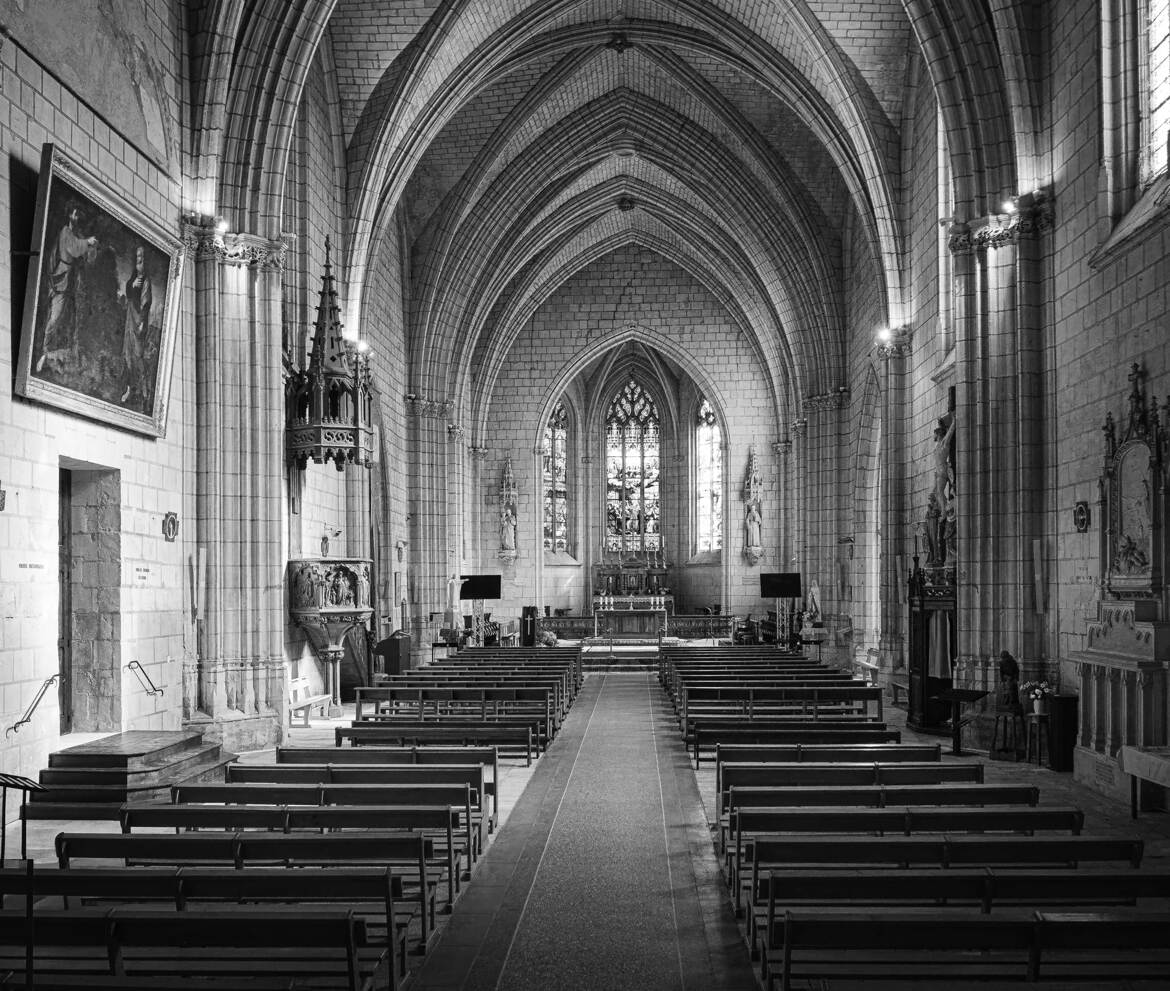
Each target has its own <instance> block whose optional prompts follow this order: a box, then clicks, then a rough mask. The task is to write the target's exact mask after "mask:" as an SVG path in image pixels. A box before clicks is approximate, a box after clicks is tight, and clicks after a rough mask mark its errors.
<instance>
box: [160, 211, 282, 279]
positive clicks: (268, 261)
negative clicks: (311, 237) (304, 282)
mask: <svg viewBox="0 0 1170 991" xmlns="http://www.w3.org/2000/svg"><path fill="white" fill-rule="evenodd" d="M182 239H183V246H184V247H185V248H186V249H187V250H188V251H189V252H191V253H192V254H193V255H194V257H195V260H196V261H206V260H213V261H218V262H220V263H222V264H225V265H247V266H249V267H254V268H259V269H261V270H263V271H266V272H280V271H283V270H284V260H285V257H286V256H287V254H288V249H289V242H290V240H291V236H288V237H281V238H280V239H279V240H276V241H272V240H269V239H268V238H265V237H258V236H257V235H255V234H237V233H231V232H230V231H229V232H227V233H224V234H221V233H220V232H219V231H217V230H216V229H215V228H214V227H209V226H206V225H204V224H194V223H185V224H183V233H182Z"/></svg>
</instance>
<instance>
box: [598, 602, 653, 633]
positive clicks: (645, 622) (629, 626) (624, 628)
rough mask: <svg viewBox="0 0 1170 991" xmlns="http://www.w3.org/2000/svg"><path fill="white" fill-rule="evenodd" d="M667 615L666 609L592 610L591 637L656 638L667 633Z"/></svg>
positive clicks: (613, 608) (629, 607)
mask: <svg viewBox="0 0 1170 991" xmlns="http://www.w3.org/2000/svg"><path fill="white" fill-rule="evenodd" d="M668 623H669V613H668V611H667V610H666V609H664V608H663V609H653V608H650V607H648V606H647V607H645V608H634V607H632V606H627V607H625V608H621V607H606V608H604V609H599V608H596V607H595V608H594V610H593V635H594V636H595V637H597V636H603V635H607V636H615V637H616V636H621V637H627V636H634V637H656V636H658V633H659V631H662V634H663V636H666V635H667V634H668V632H669V626H668Z"/></svg>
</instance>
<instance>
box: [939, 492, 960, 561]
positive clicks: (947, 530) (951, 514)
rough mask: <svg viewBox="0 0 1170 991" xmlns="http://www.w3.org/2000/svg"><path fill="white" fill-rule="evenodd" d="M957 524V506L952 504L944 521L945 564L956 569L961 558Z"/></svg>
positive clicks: (948, 507) (943, 544)
mask: <svg viewBox="0 0 1170 991" xmlns="http://www.w3.org/2000/svg"><path fill="white" fill-rule="evenodd" d="M957 522H958V521H957V520H956V519H955V505H954V503H951V505H949V506H947V513H946V516H945V517H944V518H943V521H942V546H943V563H944V564H946V565H947V566H948V567H954V565H955V562H956V561H957V560H958V557H959V536H958V532H957V525H956V524H957Z"/></svg>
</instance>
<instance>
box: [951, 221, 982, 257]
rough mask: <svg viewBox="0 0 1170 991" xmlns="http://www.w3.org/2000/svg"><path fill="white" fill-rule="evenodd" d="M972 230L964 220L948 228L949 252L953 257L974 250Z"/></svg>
mask: <svg viewBox="0 0 1170 991" xmlns="http://www.w3.org/2000/svg"><path fill="white" fill-rule="evenodd" d="M974 246H975V244H974V240H973V238H972V235H971V228H970V227H969V226H968V225H967V224H966V223H965V222H964V221H962V220H958V221H956V222H955V223H953V224H951V225H949V226H948V227H947V250H949V251H950V253H951V254H952V255H962V254H966V253H967V252H969V251H971V250H972V248H974Z"/></svg>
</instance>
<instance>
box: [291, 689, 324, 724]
mask: <svg viewBox="0 0 1170 991" xmlns="http://www.w3.org/2000/svg"><path fill="white" fill-rule="evenodd" d="M332 701H333V699H332V697H331V696H329V695H328V694H320V695H315V694H313V692H311V691H310V690H309V679H308V678H293V679H292V680H291V681H289V683H288V724H289V726H292V725H293V716H295V715H296V714H298V713H299V714H300V717H301V725H302V726H304V727H305V728H306V729H307V728H308V727H309V714H310V713H311V712H312V711H313V710H314V709H320V710H321V717H322V718H324V717H325V716H326V715H327V714H328V706H329V704H330V703H331V702H332Z"/></svg>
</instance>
